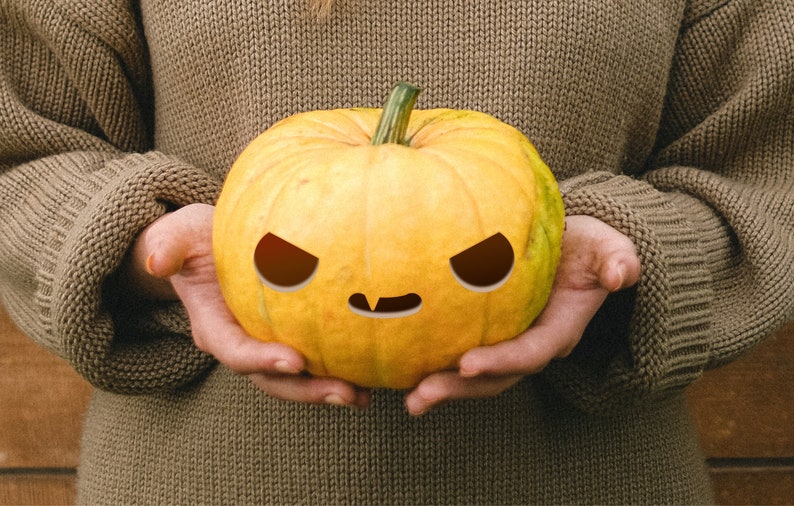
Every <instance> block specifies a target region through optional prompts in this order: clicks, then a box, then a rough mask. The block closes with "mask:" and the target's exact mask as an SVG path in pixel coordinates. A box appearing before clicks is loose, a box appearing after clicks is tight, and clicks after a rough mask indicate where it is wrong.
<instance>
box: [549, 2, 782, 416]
mask: <svg viewBox="0 0 794 506" xmlns="http://www.w3.org/2000/svg"><path fill="white" fill-rule="evenodd" d="M711 3H712V4H714V3H716V2H711ZM717 4H718V5H717V6H716V7H713V8H710V9H709V8H706V7H705V6H697V5H693V6H691V7H690V10H689V12H688V18H687V19H686V20H685V25H684V27H683V30H682V32H681V35H680V37H679V40H678V43H677V44H678V45H677V48H676V56H675V58H674V60H673V62H672V67H671V74H670V80H669V83H668V94H667V98H666V103H665V109H664V113H663V116H662V120H661V124H660V129H659V133H658V139H657V147H656V149H655V154H654V156H653V157H652V159H651V160H649V162H648V165H647V169H646V171H645V172H644V173H642V174H639V175H637V176H636V177H628V176H615V175H613V174H608V173H589V174H584V175H582V176H579V177H576V178H573V179H571V180H568V181H565V182H563V183H562V185H561V189H562V191H563V193H564V201H565V205H566V211H567V213H568V214H587V215H592V216H596V217H598V218H600V219H602V220H603V221H605V222H607V223H609V224H610V225H612V226H614V227H615V228H617V229H618V230H620V231H622V232H623V233H625V234H627V235H628V236H629V237H631V238H632V240H633V241H634V243H635V245H636V247H637V250H638V253H639V256H640V259H641V262H642V273H641V279H640V281H639V283H638V285H637V286H636V287H635V288H634V289H633V290H630V291H627V292H622V293H618V294H614V295H613V296H610V297H609V298H608V300H607V302H606V303H605V305H604V307H603V308H602V310H601V311H600V312H599V314H598V315H596V317H595V318H594V319H593V321H592V322H591V325H590V326H589V328H588V329H587V331H586V333H585V336H584V337H583V340H582V342H581V343H580V345H579V346H578V347H577V349H576V350H575V351H574V353H573V354H572V355H571V356H570V357H568V358H567V359H565V360H560V361H557V362H554V363H553V364H551V365H550V366H549V367H548V368H547V370H546V371H545V372H544V373H543V378H545V380H547V381H549V382H550V383H551V384H553V385H554V386H555V388H556V389H558V390H559V391H560V392H562V393H563V395H565V396H566V397H568V398H569V399H571V400H572V401H573V402H575V403H577V404H578V405H579V406H581V407H583V408H584V409H587V410H589V411H602V410H605V409H609V407H610V406H614V405H615V404H625V403H630V402H637V401H639V400H642V399H647V398H653V397H655V396H659V395H665V393H668V392H670V391H671V390H677V389H680V388H682V387H685V386H686V385H687V384H689V383H690V382H692V381H693V380H695V379H696V378H698V377H699V375H700V374H701V373H702V372H703V370H704V369H707V368H711V367H716V366H719V365H722V364H725V363H726V362H729V361H730V360H732V359H734V358H736V357H737V356H739V355H740V354H742V353H743V352H745V351H747V350H748V349H750V348H752V347H753V346H754V345H756V344H757V343H758V342H759V341H761V340H762V339H763V338H764V337H766V336H768V335H770V334H771V333H773V332H774V331H775V330H776V329H777V328H778V327H779V326H780V325H782V324H783V323H784V322H785V321H787V320H789V319H791V318H792V316H794V270H792V266H793V265H794V4H792V3H791V2H789V1H787V0H763V1H752V0H734V1H730V2H719V3H717Z"/></svg>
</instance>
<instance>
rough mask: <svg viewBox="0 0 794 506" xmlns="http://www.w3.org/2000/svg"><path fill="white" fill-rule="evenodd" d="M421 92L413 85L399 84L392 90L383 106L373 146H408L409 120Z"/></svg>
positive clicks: (373, 137) (373, 136)
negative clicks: (389, 144)
mask: <svg viewBox="0 0 794 506" xmlns="http://www.w3.org/2000/svg"><path fill="white" fill-rule="evenodd" d="M420 92H421V90H420V89H419V88H417V87H416V86H414V85H413V84H409V83H405V82H399V83H397V84H396V85H395V86H394V89H392V92H391V94H390V95H389V98H388V99H386V103H385V104H384V106H383V114H382V115H381V117H380V121H379V122H378V126H377V128H376V129H375V133H374V134H373V135H372V141H371V144H372V145H373V146H378V145H380V144H388V143H393V144H408V140H407V139H406V138H405V133H406V131H407V130H408V120H409V119H410V118H411V112H412V111H413V109H414V104H415V103H416V97H418V96H419V93H420Z"/></svg>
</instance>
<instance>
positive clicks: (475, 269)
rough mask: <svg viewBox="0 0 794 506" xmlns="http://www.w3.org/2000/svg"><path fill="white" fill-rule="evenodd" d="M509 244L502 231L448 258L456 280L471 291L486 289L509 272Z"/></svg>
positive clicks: (510, 256)
mask: <svg viewBox="0 0 794 506" xmlns="http://www.w3.org/2000/svg"><path fill="white" fill-rule="evenodd" d="M513 260H514V258H513V247H512V246H510V241H508V240H507V238H506V237H505V236H503V235H502V234H500V233H499V234H495V235H492V236H491V237H489V238H488V239H485V240H484V241H481V242H478V243H477V244H475V245H474V246H472V247H471V248H469V249H467V250H465V251H462V252H460V253H458V254H457V255H455V256H454V257H452V258H450V259H449V266H450V268H451V269H452V274H454V275H455V279H457V280H458V283H460V284H461V285H463V286H464V287H466V288H468V289H469V290H471V291H474V292H490V291H492V290H496V289H497V288H499V287H500V286H502V285H503V284H504V282H505V281H507V279H508V278H509V277H510V274H511V273H512V272H513Z"/></svg>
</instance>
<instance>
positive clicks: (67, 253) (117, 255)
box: [38, 153, 220, 393]
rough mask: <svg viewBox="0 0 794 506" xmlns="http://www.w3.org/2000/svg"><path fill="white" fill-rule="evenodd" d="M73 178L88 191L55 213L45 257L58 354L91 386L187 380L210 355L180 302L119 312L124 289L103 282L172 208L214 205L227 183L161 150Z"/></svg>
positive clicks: (47, 302)
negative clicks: (194, 336)
mask: <svg viewBox="0 0 794 506" xmlns="http://www.w3.org/2000/svg"><path fill="white" fill-rule="evenodd" d="M75 156H80V155H75ZM61 167H62V168H63V165H61ZM75 177H76V178H78V177H79V178H81V179H82V181H81V184H80V185H74V187H75V188H82V189H84V190H83V191H76V192H73V193H72V194H71V195H70V196H69V198H68V199H67V200H66V202H64V204H63V206H62V207H61V209H60V210H59V211H58V214H59V222H58V226H57V229H56V230H53V231H52V235H53V237H54V238H55V240H54V241H53V242H52V243H51V247H52V250H51V252H50V254H47V255H44V256H45V258H49V259H52V261H53V262H54V265H53V266H52V267H51V268H46V269H45V270H46V271H49V272H51V273H52V277H51V278H50V279H49V280H44V281H45V283H44V285H45V286H44V288H43V289H42V290H41V292H40V293H41V294H42V295H40V297H39V301H38V302H39V304H40V308H41V310H42V311H43V312H45V313H46V314H49V315H50V318H51V322H52V327H53V328H52V335H53V336H56V338H57V339H58V341H59V343H58V345H57V346H58V348H60V352H61V354H63V355H64V356H65V358H66V359H67V360H69V361H70V362H71V364H72V365H73V367H74V368H75V369H76V370H77V371H78V372H79V373H80V374H82V375H83V376H84V377H85V378H86V379H87V380H88V381H89V382H91V383H92V384H93V385H94V386H96V387H99V388H103V389H107V390H111V391H116V392H123V393H138V392H145V391H151V390H162V389H167V388H173V387H176V386H179V385H182V384H184V383H186V382H189V381H190V380H192V379H194V378H195V377H196V376H197V375H198V374H200V373H201V372H202V371H204V370H205V369H206V368H207V367H208V366H209V365H210V364H212V363H213V361H212V359H211V358H210V357H208V356H207V355H205V354H203V353H202V352H200V351H199V350H198V349H197V348H195V346H194V345H193V342H192V340H191V339H190V331H189V325H188V320H187V318H186V317H185V316H184V314H183V310H182V308H181V305H180V304H160V305H152V306H151V307H149V308H136V309H137V310H138V311H135V312H133V311H124V310H122V309H120V308H118V307H116V308H114V307H113V303H112V300H113V298H114V297H113V296H112V292H114V291H116V290H123V289H124V287H118V286H116V287H108V286H106V281H107V280H108V279H109V278H110V277H111V276H112V274H113V273H114V271H115V270H116V269H117V268H118V266H119V265H120V263H121V262H122V260H123V258H124V256H125V254H126V252H127V250H128V249H129V247H130V245H131V244H132V242H133V240H134V238H135V236H136V235H137V234H138V233H139V232H140V231H141V230H142V229H143V228H144V227H145V226H146V225H148V224H149V223H151V222H152V221H154V219H156V218H157V217H159V216H161V215H162V214H164V213H165V212H166V211H167V210H168V209H169V208H172V207H180V206H183V205H186V204H190V203H195V202H205V203H212V202H213V201H214V199H215V197H216V195H217V193H218V191H219V188H220V183H219V182H218V181H214V180H212V179H211V178H209V177H208V176H207V175H206V174H205V173H203V172H201V171H200V170H198V169H195V168H193V167H191V166H190V165H188V164H185V163H183V162H180V161H178V160H174V159H171V158H168V157H166V156H164V155H162V154H159V153H149V154H143V155H141V154H134V155H127V156H124V157H123V158H119V159H114V160H110V161H107V162H106V163H105V164H104V166H103V167H102V168H101V169H99V170H95V171H93V172H91V173H90V175H88V176H86V174H85V173H82V174H76V175H75ZM86 177H88V178H90V180H89V181H86V180H85V178H86ZM47 282H49V286H46V285H47ZM108 291H110V292H111V294H110V295H111V296H110V297H108V298H106V295H107V292H108ZM136 313H139V314H137V316H135V314H136Z"/></svg>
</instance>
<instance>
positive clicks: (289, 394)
mask: <svg viewBox="0 0 794 506" xmlns="http://www.w3.org/2000/svg"><path fill="white" fill-rule="evenodd" d="M248 377H249V378H250V379H251V381H252V382H253V383H254V384H255V385H256V386H258V387H259V388H260V389H262V390H263V391H265V392H266V393H267V394H268V395H270V396H271V397H275V398H277V399H282V400H286V401H295V402H304V403H310V404H331V405H335V406H350V407H356V408H362V409H363V408H366V407H368V406H369V405H370V404H371V402H372V394H371V392H370V391H369V390H367V389H361V388H357V387H355V386H354V385H351V384H350V383H347V382H345V381H342V380H338V379H335V378H321V377H314V376H307V375H273V374H263V373H255V374H250V375H248Z"/></svg>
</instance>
